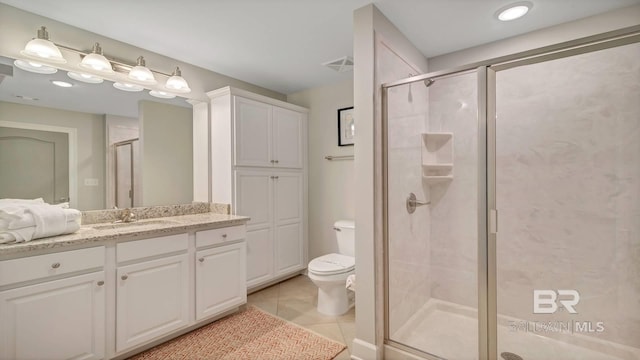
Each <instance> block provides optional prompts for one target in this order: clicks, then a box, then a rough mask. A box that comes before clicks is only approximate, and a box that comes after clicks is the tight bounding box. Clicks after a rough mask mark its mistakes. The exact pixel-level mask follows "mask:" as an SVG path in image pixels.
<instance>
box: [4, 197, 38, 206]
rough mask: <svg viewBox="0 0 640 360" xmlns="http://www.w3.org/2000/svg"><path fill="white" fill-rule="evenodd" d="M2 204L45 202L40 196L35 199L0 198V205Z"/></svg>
mask: <svg viewBox="0 0 640 360" xmlns="http://www.w3.org/2000/svg"><path fill="white" fill-rule="evenodd" d="M4 204H46V203H45V202H44V200H43V199H42V198H37V199H0V205H4Z"/></svg>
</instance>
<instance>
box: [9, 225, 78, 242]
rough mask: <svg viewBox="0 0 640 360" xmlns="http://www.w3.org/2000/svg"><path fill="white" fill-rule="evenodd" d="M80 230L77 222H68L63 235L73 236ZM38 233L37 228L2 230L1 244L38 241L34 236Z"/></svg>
mask: <svg viewBox="0 0 640 360" xmlns="http://www.w3.org/2000/svg"><path fill="white" fill-rule="evenodd" d="M79 229H80V223H79V222H78V221H75V220H71V221H68V222H67V223H66V225H65V228H64V231H63V232H62V233H61V234H58V235H62V234H71V233H74V232H76V231H78V230H79ZM35 232H36V227H35V226H29V227H23V228H20V229H10V230H0V244H7V243H12V242H17V243H19V242H25V241H29V240H33V239H36V237H35V236H34V235H35Z"/></svg>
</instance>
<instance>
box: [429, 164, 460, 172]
mask: <svg viewBox="0 0 640 360" xmlns="http://www.w3.org/2000/svg"><path fill="white" fill-rule="evenodd" d="M422 169H423V170H424V171H425V172H429V171H451V170H453V164H422Z"/></svg>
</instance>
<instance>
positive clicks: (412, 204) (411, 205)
mask: <svg viewBox="0 0 640 360" xmlns="http://www.w3.org/2000/svg"><path fill="white" fill-rule="evenodd" d="M429 204H431V201H420V200H418V199H417V198H416V194H414V193H410V194H409V196H408V197H407V212H408V213H409V214H413V213H414V212H415V211H416V208H417V207H419V206H425V205H429Z"/></svg>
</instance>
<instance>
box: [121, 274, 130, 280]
mask: <svg viewBox="0 0 640 360" xmlns="http://www.w3.org/2000/svg"><path fill="white" fill-rule="evenodd" d="M128 278H129V275H122V276H120V279H122V280H127V279H128Z"/></svg>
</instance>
